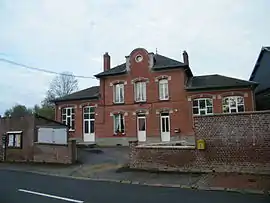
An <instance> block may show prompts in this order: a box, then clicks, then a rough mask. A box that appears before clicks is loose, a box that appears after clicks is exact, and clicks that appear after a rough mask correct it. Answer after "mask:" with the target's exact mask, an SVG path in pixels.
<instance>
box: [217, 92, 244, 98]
mask: <svg viewBox="0 0 270 203" xmlns="http://www.w3.org/2000/svg"><path fill="white" fill-rule="evenodd" d="M245 93H246V92H224V93H222V94H220V96H221V97H224V96H240V95H241V96H245Z"/></svg>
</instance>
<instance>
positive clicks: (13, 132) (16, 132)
mask: <svg viewBox="0 0 270 203" xmlns="http://www.w3.org/2000/svg"><path fill="white" fill-rule="evenodd" d="M22 132H23V131H22V130H17V131H7V132H6V133H7V134H21V133H22Z"/></svg>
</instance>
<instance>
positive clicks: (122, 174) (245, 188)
mask: <svg viewBox="0 0 270 203" xmlns="http://www.w3.org/2000/svg"><path fill="white" fill-rule="evenodd" d="M0 169H9V170H20V171H28V172H35V173H42V174H47V175H58V176H65V177H73V178H83V179H95V180H106V181H115V182H122V183H130V184H143V185H152V186H163V187H181V188H192V189H203V190H226V191H234V192H248V193H256V194H269V192H268V191H270V176H265V175H264V176H263V175H246V174H236V173H230V174H225V173H208V174H201V173H156V172H155V173H154V172H146V171H130V170H126V169H124V168H122V165H119V164H112V163H107V164H105V163H103V164H95V165H93V164H91V165H90V164H84V165H74V166H63V165H35V164H31V165H29V164H3V163H1V164H0Z"/></svg>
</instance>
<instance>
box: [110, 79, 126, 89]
mask: <svg viewBox="0 0 270 203" xmlns="http://www.w3.org/2000/svg"><path fill="white" fill-rule="evenodd" d="M119 83H122V84H124V85H126V84H127V81H126V80H114V81H112V82H110V86H111V87H112V86H114V85H116V84H119Z"/></svg>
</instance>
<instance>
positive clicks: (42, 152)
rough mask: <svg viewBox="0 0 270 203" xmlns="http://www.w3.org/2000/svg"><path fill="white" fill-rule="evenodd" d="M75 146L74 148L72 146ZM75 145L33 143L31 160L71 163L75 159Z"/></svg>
mask: <svg viewBox="0 0 270 203" xmlns="http://www.w3.org/2000/svg"><path fill="white" fill-rule="evenodd" d="M74 147H75V148H74ZM72 150H75V151H76V145H74V144H72V142H70V143H69V145H53V144H39V143H35V144H34V153H33V162H36V163H62V164H72V163H74V162H75V161H76V157H74V156H76V153H74V151H73V152H72Z"/></svg>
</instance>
